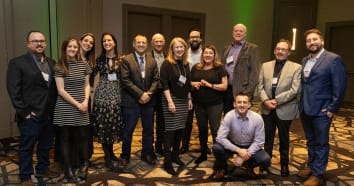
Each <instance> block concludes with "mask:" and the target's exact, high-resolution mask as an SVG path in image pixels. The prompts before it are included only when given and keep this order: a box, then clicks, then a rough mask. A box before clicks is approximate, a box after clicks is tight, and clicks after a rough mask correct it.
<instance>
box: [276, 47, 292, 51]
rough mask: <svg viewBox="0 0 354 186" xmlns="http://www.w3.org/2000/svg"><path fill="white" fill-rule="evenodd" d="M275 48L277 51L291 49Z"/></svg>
mask: <svg viewBox="0 0 354 186" xmlns="http://www.w3.org/2000/svg"><path fill="white" fill-rule="evenodd" d="M275 50H277V51H288V50H289V49H287V48H275Z"/></svg>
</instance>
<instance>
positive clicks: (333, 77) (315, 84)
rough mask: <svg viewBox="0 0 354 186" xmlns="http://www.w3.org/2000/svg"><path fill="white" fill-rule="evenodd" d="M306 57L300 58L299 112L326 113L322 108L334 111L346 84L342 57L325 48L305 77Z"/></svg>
mask: <svg viewBox="0 0 354 186" xmlns="http://www.w3.org/2000/svg"><path fill="white" fill-rule="evenodd" d="M308 59H309V56H307V57H305V58H303V59H302V71H301V73H302V77H301V84H302V89H301V98H300V106H299V108H300V113H303V112H304V113H305V114H306V115H310V116H323V115H326V112H322V111H321V110H322V109H327V110H328V111H330V112H333V113H336V112H337V111H338V110H339V107H340V104H341V102H342V100H343V97H344V94H345V89H346V85H347V82H346V73H345V68H344V64H343V60H342V58H341V57H340V56H339V55H337V54H334V53H332V52H329V51H326V50H325V51H324V52H323V53H322V54H321V56H320V57H319V58H318V60H317V62H316V63H315V65H314V66H313V67H312V69H311V72H310V76H309V77H308V78H307V79H306V78H305V77H304V72H303V69H304V67H305V65H306V62H307V61H308Z"/></svg>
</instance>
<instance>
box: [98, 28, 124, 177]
mask: <svg viewBox="0 0 354 186" xmlns="http://www.w3.org/2000/svg"><path fill="white" fill-rule="evenodd" d="M101 41H102V42H101V46H102V52H101V55H100V56H99V57H98V58H97V60H96V66H95V68H94V69H93V76H95V75H97V74H98V73H99V76H100V80H99V83H98V85H97V87H96V90H95V95H94V99H93V111H92V124H93V126H94V132H95V135H96V136H97V137H98V142H99V143H101V144H102V149H103V151H104V157H105V165H106V167H107V168H109V169H111V170H113V171H115V170H117V168H118V158H117V157H116V156H115V155H114V152H113V143H115V142H118V141H120V140H121V139H120V134H119V133H120V131H121V129H122V127H123V120H122V111H121V84H120V63H121V57H120V56H118V50H117V40H116V38H115V37H114V36H113V34H111V33H103V34H102V40H101Z"/></svg>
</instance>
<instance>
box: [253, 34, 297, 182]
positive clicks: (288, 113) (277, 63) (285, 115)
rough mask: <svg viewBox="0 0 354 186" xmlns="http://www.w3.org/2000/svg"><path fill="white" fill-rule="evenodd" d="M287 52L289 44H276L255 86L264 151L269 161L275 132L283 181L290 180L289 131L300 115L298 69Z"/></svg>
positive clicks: (264, 169) (263, 169) (262, 169)
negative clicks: (271, 57) (285, 178)
mask: <svg viewBox="0 0 354 186" xmlns="http://www.w3.org/2000/svg"><path fill="white" fill-rule="evenodd" d="M290 48H291V46H290V42H289V41H288V40H285V39H280V40H279V42H278V43H277V44H276V47H275V48H274V56H275V60H272V61H269V62H265V63H263V65H262V68H261V72H260V74H259V83H258V91H259V98H260V100H261V102H262V104H261V111H262V117H263V120H264V131H265V143H264V149H265V151H266V152H267V153H268V154H269V155H270V157H272V151H273V144H274V137H275V131H276V129H277V128H278V136H279V141H280V145H279V152H280V164H281V167H280V174H281V175H282V176H284V177H287V176H289V168H288V164H289V146H290V139H289V130H290V125H291V122H292V120H293V119H295V118H296V117H297V116H298V113H299V110H298V109H299V107H298V94H299V92H300V84H301V83H300V82H301V65H300V64H298V63H295V62H292V61H290V60H288V56H289V55H290ZM261 171H268V168H267V167H261Z"/></svg>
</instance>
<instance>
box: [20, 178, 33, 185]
mask: <svg viewBox="0 0 354 186" xmlns="http://www.w3.org/2000/svg"><path fill="white" fill-rule="evenodd" d="M21 185H22V186H35V184H34V183H33V182H32V180H31V179H29V180H25V181H22V182H21Z"/></svg>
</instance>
